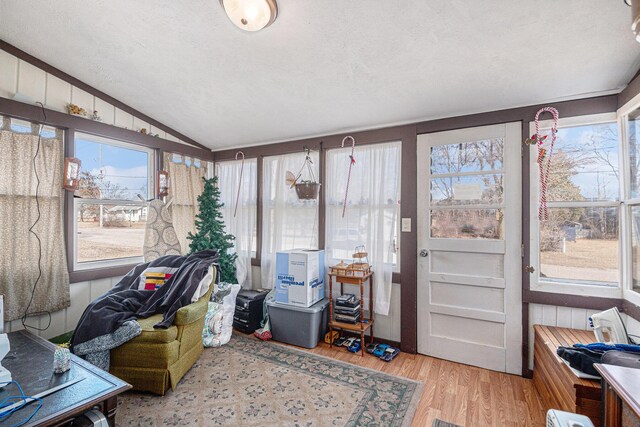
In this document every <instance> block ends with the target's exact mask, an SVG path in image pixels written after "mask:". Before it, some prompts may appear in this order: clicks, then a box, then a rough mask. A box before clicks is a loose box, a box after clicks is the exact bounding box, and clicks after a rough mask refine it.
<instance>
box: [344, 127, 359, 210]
mask: <svg viewBox="0 0 640 427" xmlns="http://www.w3.org/2000/svg"><path fill="white" fill-rule="evenodd" d="M347 139H350V140H351V154H350V155H349V174H348V175H347V188H346V190H345V191H344V205H343V206H342V218H344V213H345V211H346V210H347V196H348V195H349V183H350V182H351V167H352V166H353V165H354V164H355V162H356V159H355V157H353V152H354V150H355V149H356V140H355V139H354V138H353V137H352V136H345V137H344V138H343V139H342V148H344V143H345V141H346V140H347Z"/></svg>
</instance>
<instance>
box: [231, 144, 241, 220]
mask: <svg viewBox="0 0 640 427" xmlns="http://www.w3.org/2000/svg"><path fill="white" fill-rule="evenodd" d="M239 155H242V161H241V162H240V180H239V181H238V192H237V193H236V206H235V208H234V209H233V217H234V218H235V217H236V214H237V213H238V201H239V200H240V187H242V172H243V171H244V153H243V152H242V151H238V152H237V153H236V160H238V156H239Z"/></svg>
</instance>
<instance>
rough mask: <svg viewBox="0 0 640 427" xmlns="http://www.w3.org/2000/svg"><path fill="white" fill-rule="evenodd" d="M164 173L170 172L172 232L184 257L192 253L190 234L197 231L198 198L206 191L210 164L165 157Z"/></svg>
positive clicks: (170, 156) (174, 155)
mask: <svg viewBox="0 0 640 427" xmlns="http://www.w3.org/2000/svg"><path fill="white" fill-rule="evenodd" d="M164 167H165V169H166V170H167V171H168V172H169V179H170V180H171V187H170V188H169V201H167V204H168V205H169V211H170V212H171V217H172V218H173V228H174V229H175V230H176V235H177V236H178V240H179V241H180V247H181V249H182V253H183V254H187V253H189V243H190V241H189V240H187V234H188V233H189V232H191V233H194V232H195V230H196V226H195V220H196V215H197V214H198V210H199V207H198V196H199V195H200V194H201V193H202V190H203V189H204V182H203V181H202V178H204V177H205V176H207V162H201V161H200V160H198V159H192V158H190V157H183V156H180V155H178V154H167V156H165V166H164Z"/></svg>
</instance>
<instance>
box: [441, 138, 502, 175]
mask: <svg viewBox="0 0 640 427" xmlns="http://www.w3.org/2000/svg"><path fill="white" fill-rule="evenodd" d="M503 148H504V139H503V138H494V139H486V140H480V141H472V142H463V143H461V144H448V145H438V146H435V147H432V148H431V174H432V175H436V174H446V173H460V172H479V171H487V170H500V169H502V158H503Z"/></svg>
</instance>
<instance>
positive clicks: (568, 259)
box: [540, 207, 619, 283]
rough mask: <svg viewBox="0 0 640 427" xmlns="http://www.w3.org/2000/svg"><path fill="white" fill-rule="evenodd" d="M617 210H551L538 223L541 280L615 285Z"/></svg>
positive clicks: (602, 208) (613, 208) (604, 208)
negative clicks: (545, 219)
mask: <svg viewBox="0 0 640 427" xmlns="http://www.w3.org/2000/svg"><path fill="white" fill-rule="evenodd" d="M618 226H619V223H618V208H617V207H585V208H550V209H549V219H548V220H547V221H542V222H541V223H540V280H543V281H544V280H562V281H571V282H589V283H591V282H605V283H617V282H618Z"/></svg>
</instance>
